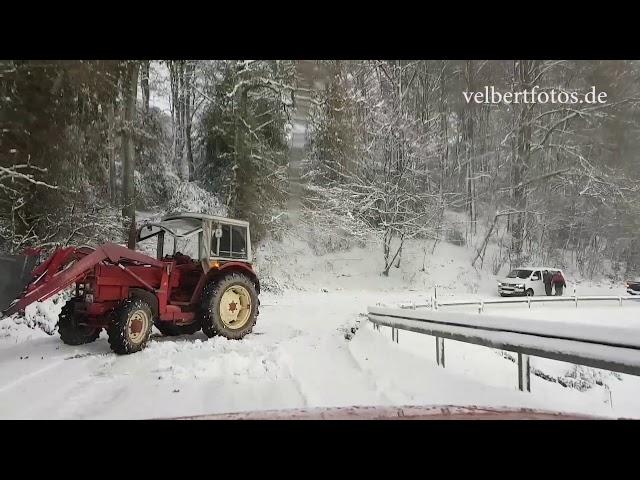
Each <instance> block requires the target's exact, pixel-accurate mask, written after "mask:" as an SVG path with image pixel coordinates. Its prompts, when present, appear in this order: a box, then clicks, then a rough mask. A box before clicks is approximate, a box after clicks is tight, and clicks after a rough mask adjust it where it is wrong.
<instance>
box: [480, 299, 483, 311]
mask: <svg viewBox="0 0 640 480" xmlns="http://www.w3.org/2000/svg"><path fill="white" fill-rule="evenodd" d="M480 312H484V300H480Z"/></svg>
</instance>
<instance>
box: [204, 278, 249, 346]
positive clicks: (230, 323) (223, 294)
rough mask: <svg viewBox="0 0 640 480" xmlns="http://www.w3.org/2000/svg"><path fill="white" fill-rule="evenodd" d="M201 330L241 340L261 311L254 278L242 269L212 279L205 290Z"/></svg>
mask: <svg viewBox="0 0 640 480" xmlns="http://www.w3.org/2000/svg"><path fill="white" fill-rule="evenodd" d="M201 308H202V315H201V320H202V331H203V332H204V333H205V335H206V336H207V337H213V336H215V335H221V336H223V337H225V338H228V339H231V340H240V339H241V338H242V337H244V336H245V335H247V334H248V333H251V330H253V327H254V325H255V324H256V317H257V313H258V293H257V292H256V286H255V284H254V283H253V281H252V280H251V279H250V278H249V277H247V276H246V275H243V274H241V273H236V272H234V273H229V274H227V275H225V276H224V277H222V278H219V279H216V280H213V281H211V282H210V283H209V284H207V286H206V287H205V290H204V292H203V294H202V305H201Z"/></svg>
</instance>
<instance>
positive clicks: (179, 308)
mask: <svg viewBox="0 0 640 480" xmlns="http://www.w3.org/2000/svg"><path fill="white" fill-rule="evenodd" d="M137 240H138V248H139V249H140V248H142V247H146V250H147V251H149V250H150V249H151V248H150V245H149V243H150V242H153V244H154V245H153V249H154V250H155V253H156V255H155V258H154V257H153V256H150V255H147V254H144V253H141V252H139V251H134V250H130V249H128V248H125V247H123V246H120V245H116V244H113V243H106V244H104V245H101V246H99V247H97V248H92V247H79V248H76V247H66V248H59V249H57V250H56V251H55V252H54V253H53V254H52V255H51V256H50V257H49V258H48V259H47V260H46V261H44V262H43V263H41V264H40V265H39V266H37V267H36V268H35V269H33V266H34V264H35V258H36V255H37V251H36V250H31V251H27V252H25V255H21V256H18V257H2V258H0V271H2V272H3V273H2V274H0V309H3V310H2V313H3V314H4V315H11V314H13V313H16V312H18V311H24V308H25V307H26V306H27V305H29V304H31V303H33V302H37V301H43V300H46V299H47V298H50V297H51V296H53V295H55V294H56V293H58V292H60V291H62V290H65V289H67V288H69V287H71V286H72V285H74V284H75V293H74V296H73V297H72V298H71V299H70V300H69V301H68V302H67V303H66V305H65V306H64V307H63V308H62V311H61V313H60V317H59V321H58V331H59V333H60V337H61V338H62V341H63V342H64V343H66V344H68V345H81V344H84V343H89V342H93V341H94V340H96V339H97V338H98V336H99V335H100V332H101V330H102V329H103V328H104V329H105V330H106V331H107V334H108V337H109V344H110V345H111V349H112V350H113V351H114V352H116V353H118V354H128V353H133V352H137V351H139V350H142V349H143V348H145V346H146V344H147V342H148V340H149V336H150V334H151V328H152V326H153V325H155V326H156V328H157V329H158V330H160V332H161V333H162V334H163V335H168V336H171V335H182V334H192V333H195V332H197V331H198V330H201V329H202V331H203V332H204V333H205V334H206V335H207V336H208V337H213V336H215V335H221V336H223V337H226V338H229V339H241V338H242V337H244V336H245V335H246V334H248V333H250V332H251V330H252V329H253V326H254V325H255V323H256V318H257V315H258V306H259V300H258V294H259V293H260V283H259V281H258V277H257V275H256V273H255V271H254V269H253V266H252V264H251V240H250V236H249V224H248V223H247V222H244V221H241V220H233V219H230V218H223V217H216V216H212V215H203V214H196V213H186V214H180V215H171V216H167V217H165V218H163V219H162V221H160V222H158V223H145V224H144V225H142V226H141V227H140V228H139V229H138V233H137ZM154 240H155V241H154ZM165 250H166V252H165ZM180 250H184V251H183V252H180ZM16 297H18V298H17V299H16ZM13 299H15V300H13ZM3 300H4V303H3ZM11 300H13V301H12V302H11ZM10 302H11V303H10ZM7 304H8V306H6V305H7ZM5 306H6V308H5Z"/></svg>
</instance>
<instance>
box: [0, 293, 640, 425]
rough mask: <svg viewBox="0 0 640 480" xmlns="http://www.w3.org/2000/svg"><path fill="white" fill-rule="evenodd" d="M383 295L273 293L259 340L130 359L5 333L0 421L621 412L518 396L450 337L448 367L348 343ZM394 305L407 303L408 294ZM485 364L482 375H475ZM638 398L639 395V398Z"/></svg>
mask: <svg viewBox="0 0 640 480" xmlns="http://www.w3.org/2000/svg"><path fill="white" fill-rule="evenodd" d="M379 297H380V294H379V293H374V292H371V293H362V292H357V293H356V292H354V293H350V292H331V293H323V292H322V293H312V292H295V293H294V292H287V293H285V294H284V295H282V296H272V295H268V294H265V295H263V297H262V303H263V307H262V308H261V314H260V317H259V320H258V324H257V326H256V329H255V331H254V334H252V335H250V336H248V337H246V338H245V339H244V340H243V341H240V342H234V341H227V340H225V339H221V338H216V339H212V340H207V339H206V337H205V336H204V335H203V334H201V333H199V334H196V335H192V336H185V337H179V338H167V337H160V336H154V338H153V339H152V341H151V342H150V344H149V346H148V348H147V349H146V350H144V351H143V352H140V353H138V354H135V355H130V356H116V355H114V354H112V353H111V352H110V351H109V347H108V344H107V341H106V338H105V336H104V333H103V334H102V337H101V338H100V339H99V340H98V341H96V342H95V343H93V344H90V345H86V346H82V347H71V346H67V345H64V344H62V343H61V342H60V340H59V338H58V336H57V335H54V336H47V335H46V334H44V333H43V332H41V331H39V330H30V329H26V327H25V329H26V330H28V331H29V332H32V333H31V335H33V337H32V338H30V339H27V338H22V337H19V336H16V335H15V334H12V335H8V336H5V338H0V418H35V419H38V418H160V417H176V416H187V415H200V414H215V413H226V412H243V411H253V410H273V409H284V408H303V407H316V406H323V407H340V406H349V405H365V406H376V405H429V404H458V405H485V406H491V405H493V406H496V405H504V406H516V407H517V406H528V407H534V408H544V409H563V410H566V411H574V412H588V413H596V414H604V415H612V414H618V412H617V411H614V410H612V408H611V407H610V405H607V404H605V403H604V402H603V396H602V394H597V395H595V394H593V389H592V390H591V392H592V393H591V394H588V395H587V394H585V393H583V392H579V391H576V390H573V389H567V388H564V387H561V386H560V385H556V384H548V383H549V382H545V381H543V380H542V379H538V378H536V380H539V382H538V383H536V382H534V385H533V393H532V394H526V393H521V392H519V391H517V389H516V385H515V378H516V377H515V373H514V371H512V370H513V369H515V365H514V364H513V363H511V362H509V361H508V360H505V359H504V358H502V357H500V356H499V355H497V354H496V352H495V351H491V350H489V349H482V350H478V351H477V352H475V351H474V352H475V353H474V354H473V355H474V356H473V357H472V358H473V359H474V361H473V362H469V361H468V360H469V357H468V356H469V352H470V351H469V350H468V347H473V346H468V345H464V344H457V345H454V343H456V342H451V343H450V344H448V345H449V346H448V347H447V348H448V358H447V362H448V365H447V369H446V370H443V369H438V368H437V367H436V366H435V362H434V361H433V358H432V357H433V352H432V350H433V348H432V347H433V343H432V342H433V339H430V338H428V337H423V336H419V337H418V336H416V337H414V338H413V340H411V339H410V338H409V336H408V334H405V332H403V333H402V334H401V341H400V344H399V345H397V344H394V343H392V342H391V340H390V336H389V335H386V334H385V332H384V331H383V330H384V329H382V330H381V332H375V331H374V330H372V329H371V328H370V326H369V325H368V324H364V323H362V324H361V325H362V326H361V328H360V329H359V330H358V331H357V334H356V335H355V336H353V338H352V339H351V340H349V341H348V340H346V339H345V331H347V330H348V329H350V328H351V327H355V326H356V321H357V320H361V321H362V322H365V318H364V317H363V316H361V315H360V314H361V313H363V312H364V311H366V306H367V305H371V304H375V303H376V301H377V299H378V298H379ZM385 298H386V300H387V301H389V302H393V301H397V302H399V301H404V300H406V296H404V295H402V294H399V293H397V294H393V293H386V294H385ZM476 348H478V347H476ZM456 351H457V352H458V353H456ZM479 365H483V368H482V369H478V370H474V371H470V368H471V369H472V370H473V368H474V367H478V366H479ZM547 384H548V385H547ZM629 385H630V384H629V383H628V382H627V386H628V387H629ZM634 385H635V386H634ZM631 386H632V387H633V388H636V387H637V384H633V385H631ZM633 392H637V388H636V390H632V391H629V395H630V396H635V393H633ZM636 398H637V397H636ZM629 408H631V411H630V410H629ZM638 410H640V409H638V408H637V407H636V409H635V410H633V405H632V406H631V407H629V404H627V406H626V409H625V410H624V412H623V413H624V414H625V415H631V414H633V413H634V412H636V414H637V416H638V417H640V411H638Z"/></svg>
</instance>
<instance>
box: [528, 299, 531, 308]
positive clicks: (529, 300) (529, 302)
mask: <svg viewBox="0 0 640 480" xmlns="http://www.w3.org/2000/svg"><path fill="white" fill-rule="evenodd" d="M527 305H529V310H531V297H527Z"/></svg>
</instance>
